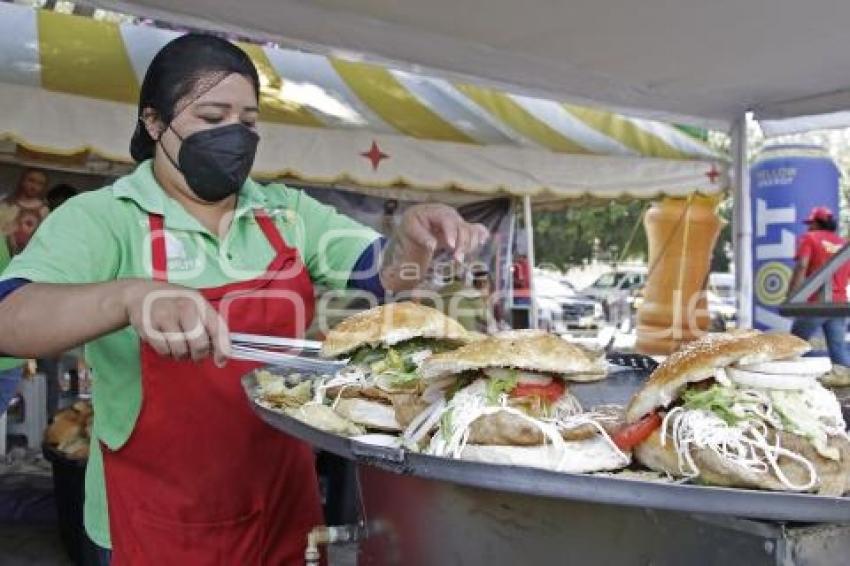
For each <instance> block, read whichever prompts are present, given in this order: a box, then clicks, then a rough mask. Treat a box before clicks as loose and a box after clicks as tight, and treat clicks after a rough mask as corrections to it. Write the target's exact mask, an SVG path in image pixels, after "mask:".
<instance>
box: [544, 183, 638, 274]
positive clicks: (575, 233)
mask: <svg viewBox="0 0 850 566" xmlns="http://www.w3.org/2000/svg"><path fill="white" fill-rule="evenodd" d="M648 204H649V203H648V202H646V201H639V200H633V201H627V202H610V203H607V204H602V205H600V204H577V205H575V206H572V207H570V208H568V209H566V210H560V211H552V212H538V213H536V214H535V219H534V254H535V259H536V261H537V263H538V264H543V263H548V264H552V265H555V266H557V267H559V268H561V269H564V268H567V267H570V266H573V265H579V264H581V263H583V262H585V261H587V260H589V259H591V258H598V259H603V260H606V259H607V260H617V259H620V258H628V259H643V260H645V259H646V253H647V249H646V233H645V231H644V229H643V225H642V217H643V210H644V209H645V208H646V207H647V206H648ZM630 238H631V239H632V241H631V244H630V245H629V239H630ZM627 246H628V249H626V247H627Z"/></svg>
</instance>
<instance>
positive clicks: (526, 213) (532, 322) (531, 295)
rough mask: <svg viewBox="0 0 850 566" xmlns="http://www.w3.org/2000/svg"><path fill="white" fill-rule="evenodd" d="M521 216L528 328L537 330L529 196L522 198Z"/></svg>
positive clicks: (532, 226) (532, 233) (532, 229)
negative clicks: (523, 229) (526, 260)
mask: <svg viewBox="0 0 850 566" xmlns="http://www.w3.org/2000/svg"><path fill="white" fill-rule="evenodd" d="M522 215H523V223H524V224H525V242H526V251H525V256H526V257H527V258H528V267H529V269H528V300H529V303H530V305H529V311H528V327H529V328H537V326H538V321H537V294H536V293H535V290H534V266H535V265H536V261H535V259H534V223H533V222H532V216H531V196H529V195H525V196H523V197H522Z"/></svg>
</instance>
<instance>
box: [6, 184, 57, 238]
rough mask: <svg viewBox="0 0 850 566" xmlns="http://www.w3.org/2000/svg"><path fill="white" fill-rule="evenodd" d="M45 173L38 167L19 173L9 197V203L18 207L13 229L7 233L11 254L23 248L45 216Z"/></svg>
mask: <svg viewBox="0 0 850 566" xmlns="http://www.w3.org/2000/svg"><path fill="white" fill-rule="evenodd" d="M46 190H47V175H46V174H45V173H44V171H39V170H38V169H26V170H25V171H24V172H23V173H21V178H20V180H19V181H18V188H17V190H16V191H15V194H13V195H12V196H11V197H10V198H9V202H8V203H9V204H10V205H12V206H16V207H18V217H17V219H16V220H15V223H16V226H15V229H14V231H13V232H12V233H11V234H10V235H9V248H10V250H11V252H12V253H13V254H17V253H20V252H21V250H23V249H24V248H25V247H26V245H27V243H28V242H29V240H30V238H31V237H32V235H33V233H34V232H35V231H36V229H37V228H38V226H39V224H41V222H42V220H44V218H45V217H46V216H47V213H48V208H47V202H46V201H45V199H44V194H45V191H46Z"/></svg>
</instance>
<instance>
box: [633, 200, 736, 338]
mask: <svg viewBox="0 0 850 566" xmlns="http://www.w3.org/2000/svg"><path fill="white" fill-rule="evenodd" d="M716 207H717V200H716V199H714V198H711V197H702V196H691V197H688V198H666V199H664V200H662V201H661V202H657V203H654V204H653V205H652V206H651V207H650V208H649V210H647V212H646V215H645V216H644V220H643V225H644V229H645V230H646V235H647V240H648V243H649V266H650V271H649V277H648V278H647V281H646V286H645V287H644V298H643V302H642V304H641V305H640V308H639V309H638V318H637V320H638V323H637V345H636V349H637V351H638V352H641V353H644V354H669V353H671V352H673V351H675V350H676V349H677V348H678V347H679V346H680V345H681V344H682V343H683V342H688V341H690V340H693V339H695V338H697V337H699V336H700V335H701V334H703V333H704V332H705V331H706V330H707V329H708V326H709V314H708V309H707V304H706V297H705V292H704V290H705V285H706V282H707V280H708V273H709V269H710V268H711V254H712V250H713V249H714V245H715V244H716V243H717V237H718V235H719V234H720V228H721V226H722V221H721V220H720V218H719V217H718V216H717V213H716Z"/></svg>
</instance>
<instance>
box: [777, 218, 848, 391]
mask: <svg viewBox="0 0 850 566" xmlns="http://www.w3.org/2000/svg"><path fill="white" fill-rule="evenodd" d="M804 222H805V223H806V224H807V225H808V226H809V231H808V232H806V233H805V234H803V235H802V236H801V237H800V243H799V245H798V247H797V254H796V256H795V260H796V261H797V265H796V266H795V268H794V275H793V276H792V278H791V290H792V291H793V290H795V289H797V288H799V287H800V285H802V284H803V281H805V279H806V278H807V277H809V276H810V275H811V274H812V273H814V272H815V271H817V270H818V269H820V268H821V267H822V266H823V265H824V264H825V263H826V262H828V261H829V260H830V258H831V257H832V256H833V255H835V254H836V253H837V252H838V250H840V249H841V248H842V247H843V246H844V244H845V243H846V242H847V240H845V239H844V238H842V237H841V236H839V235H838V234H836V233H835V232H836V230H837V229H838V223H837V222H836V220H835V217H834V216H833V214H832V211H831V210H830V209H828V208H826V207H824V206H816V207H814V208H813V209H812V211H811V212H810V213H809V216H808V217H807V218H806V220H805V221H804ZM848 278H850V264H844V265H843V266H841V268H840V269H838V270H837V271H836V272H835V273H834V274H833V276H832V297H831V301H832V302H835V303H846V302H847V281H848ZM823 300H825V297H824V295H823V292H820V293H815V294H813V295H812V296H811V297H809V302H812V303H816V302H819V301H823ZM818 328H823V334H824V337H825V338H826V347H827V349H828V350H829V357H830V359H831V360H832V363H833V364H834V365H838V366H843V367H840V368H835V372H836V373H845V374H846V373H850V368H848V366H850V358H848V355H847V348H846V347H845V344H844V334H845V329H846V323H845V319H844V318H843V317H814V316H806V317H799V318H796V319H795V320H794V324H793V325H792V326H791V333H792V334H794V335H795V336H799V337H800V338H803V339H804V340H808V339H809V338H811V337H812V335H814V333H815V332H817V330H818Z"/></svg>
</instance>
